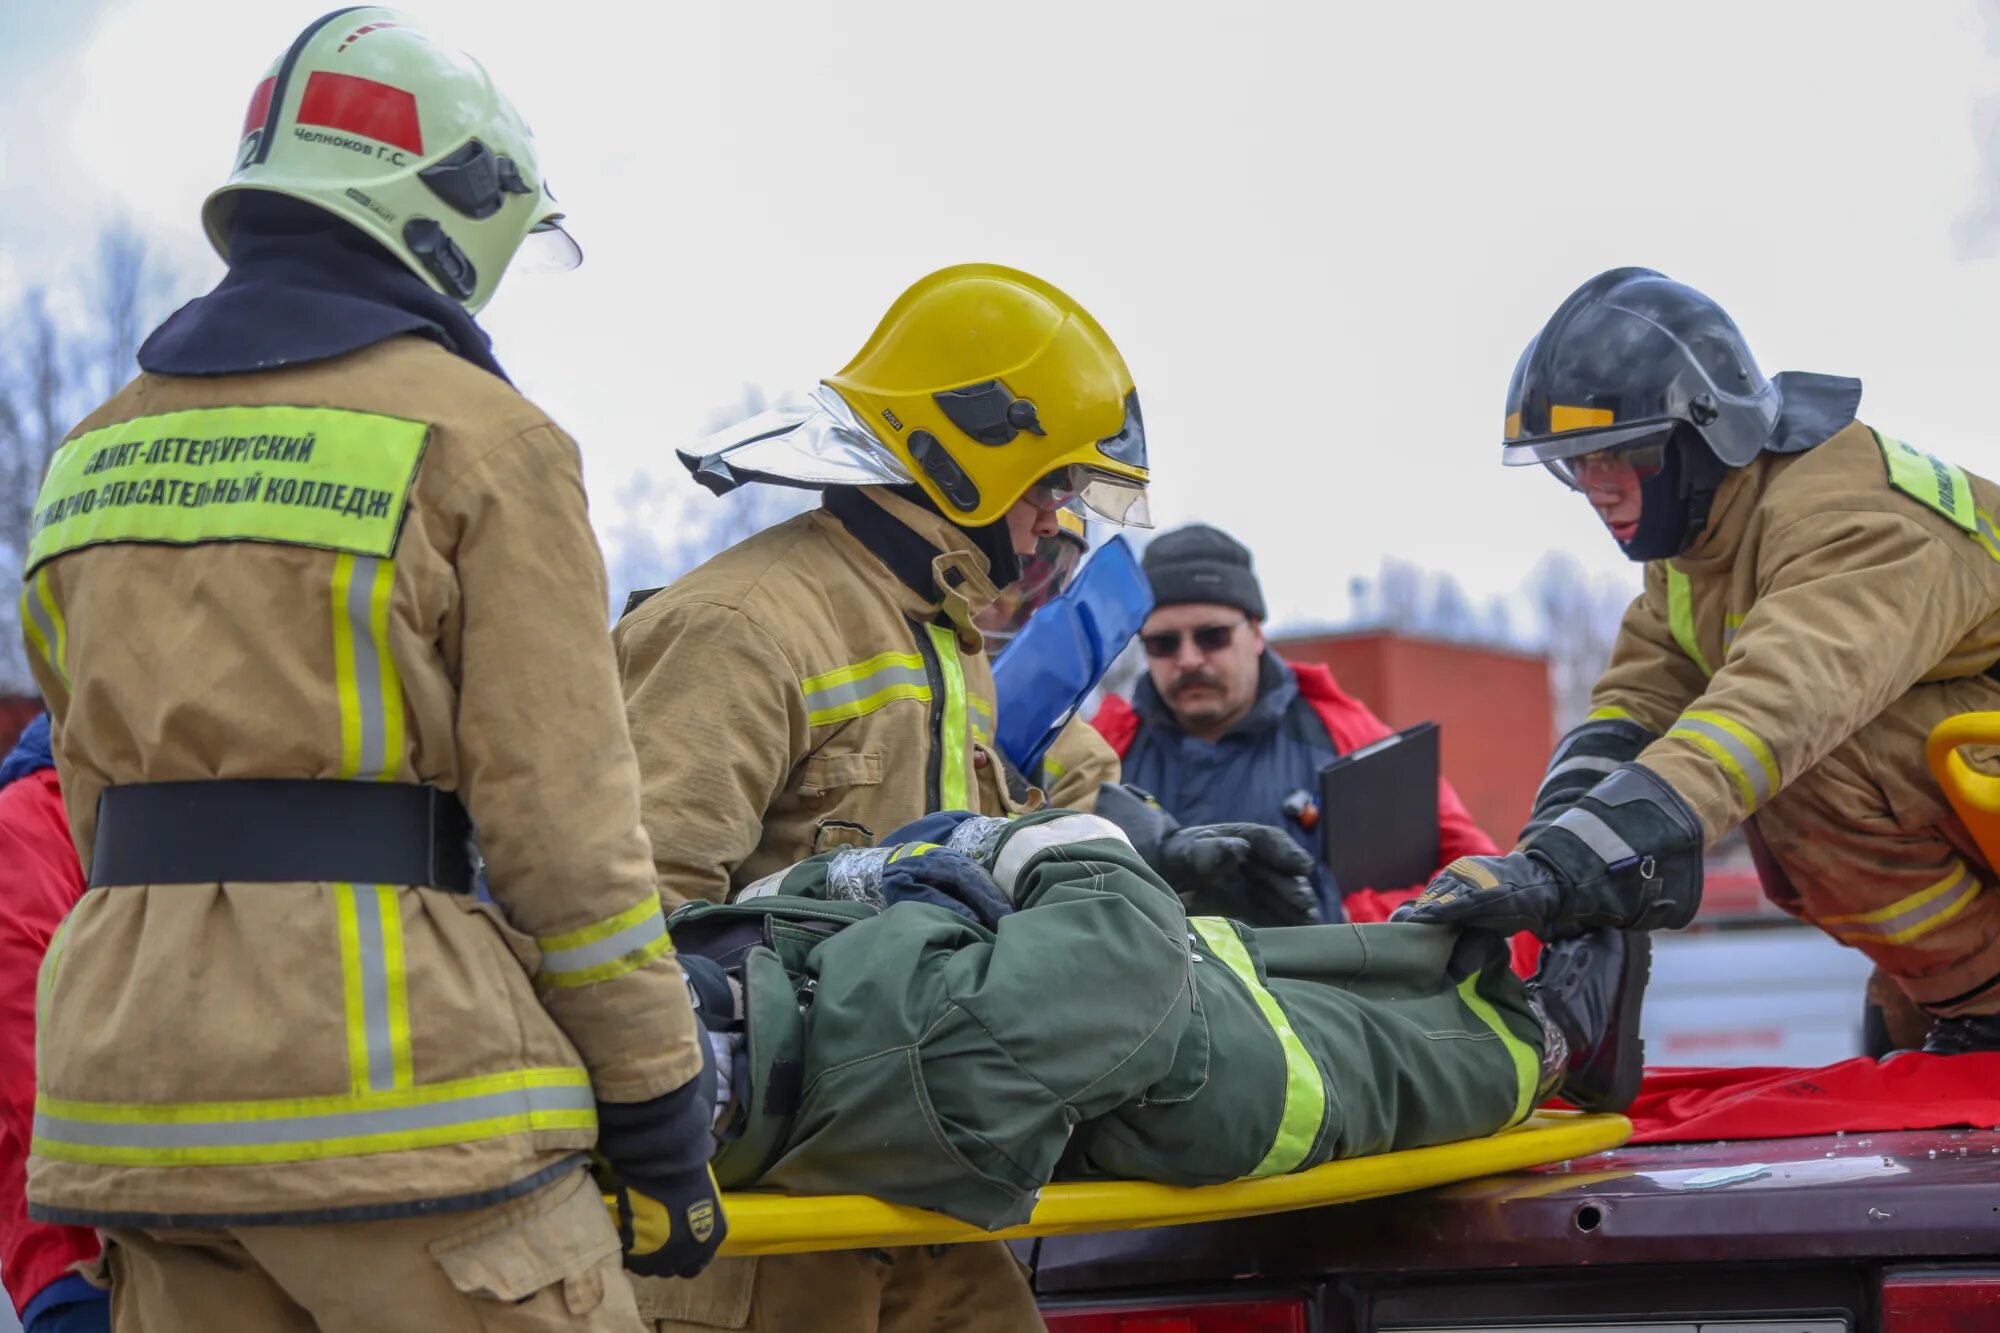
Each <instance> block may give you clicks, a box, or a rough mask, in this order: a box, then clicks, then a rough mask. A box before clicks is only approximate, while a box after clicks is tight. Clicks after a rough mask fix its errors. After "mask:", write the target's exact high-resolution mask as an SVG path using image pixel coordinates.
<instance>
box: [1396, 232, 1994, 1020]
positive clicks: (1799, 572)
mask: <svg viewBox="0 0 2000 1333" xmlns="http://www.w3.org/2000/svg"><path fill="white" fill-rule="evenodd" d="M1507 397H1508V401H1507V420H1506V438H1505V442H1504V445H1503V454H1504V459H1503V461H1505V462H1506V463H1507V464H1509V465H1514V466H1519V465H1526V464H1533V463H1540V464H1542V465H1544V466H1546V467H1547V468H1548V469H1549V470H1550V471H1551V472H1553V473H1555V474H1556V475H1557V476H1558V477H1559V478H1561V479H1562V480H1563V482H1564V483H1565V484H1567V485H1568V486H1570V487H1571V488H1572V489H1574V490H1576V491H1578V492H1579V493H1580V494H1582V495H1583V496H1584V497H1585V498H1586V499H1587V500H1589V502H1590V504H1591V506H1592V507H1593V508H1594V509H1595V510H1596V512H1597V514H1598V516H1599V518H1600V519H1601V520H1602V521H1603V522H1604V524H1605V526H1606V527H1607V528H1608V529H1609V530H1610V532H1611V534H1612V536H1613V538H1614V539H1616V540H1617V542H1618V544H1619V546H1620V548H1621V549H1622V550H1623V551H1624V552H1625V554H1626V555H1627V556H1628V557H1630V558H1631V559H1633V560H1636V561H1643V562H1644V563H1645V566H1646V572H1645V587H1644V590H1643V592H1641V594H1640V595H1639V597H1638V599H1637V600H1636V601H1634V602H1633V604H1632V606H1631V609H1630V610H1629V611H1627V613H1626V616H1625V620H1624V624H1623V626H1622V627H1621V629H1620V632H1619V636H1618V640H1617V643H1616V645H1615V647H1614V649H1613V653H1612V659H1611V664H1610V666H1609V668H1608V669H1607V670H1606V671H1605V673H1604V675H1603V677H1602V678H1601V679H1600V680H1599V681H1598V683H1597V687H1596V689H1595V691H1594V692H1593V695H1592V711H1591V713H1590V715H1589V718H1588V719H1587V720H1586V721H1585V722H1584V723H1583V725H1582V726H1580V727H1578V728H1577V729H1576V730H1574V731H1572V732H1571V733H1570V734H1569V735H1568V736H1566V737H1565V738H1564V739H1563V740H1562V742H1561V743H1560V744H1559V745H1557V747H1556V751H1555V755H1554V757H1553V758H1552V759H1551V760H1550V763H1549V767H1548V773H1547V776H1546V777H1545V778H1544V780H1543V783H1542V787H1541V790H1540V792H1539V794H1538V796H1537V798H1536V802H1535V806H1534V812H1533V815H1532V817H1531V819H1530V821H1529V824H1528V826H1527V828H1526V830H1524V832H1523V834H1522V840H1521V842H1520V844H1519V845H1518V846H1517V847H1516V848H1515V850H1514V851H1513V852H1512V853H1511V854H1509V855H1507V856H1501V857H1474V858H1468V859H1465V860H1461V861H1458V862H1455V863H1453V864H1452V865H1451V866H1449V867H1447V868H1446V869H1445V870H1444V871H1443V872H1442V873H1441V874H1440V875H1439V876H1438V877H1437V879H1436V880H1434V881H1433V882H1432V884H1431V886H1430V887H1429V889H1428V890H1427V891H1426V892H1425V894H1424V896H1423V898H1422V899H1421V900H1420V901H1419V903H1418V904H1417V905H1416V906H1415V908H1414V909H1413V912H1412V915H1413V916H1414V918H1415V919H1417V920H1424V921H1435V922H1452V923H1456V924H1471V923H1475V922H1477V923H1479V924H1484V925H1489V926H1492V927H1495V928H1499V929H1505V930H1515V929H1532V930H1535V931H1536V932H1538V933H1541V934H1543V935H1544V936H1548V935H1551V934H1555V935H1561V934H1567V933H1573V932H1574V931H1576V930H1577V929H1578V928H1581V927H1586V926H1591V925H1612V926H1618V927H1623V928H1627V929H1640V930H1644V929H1654V928H1661V927H1666V928H1672V927H1678V926H1684V925H1686V924H1687V923H1688V922H1689V921H1690V920H1692V919H1693V916H1694V913H1695V909H1696V907H1697V905H1698V903H1699V900H1700V895H1701V874H1702V852H1703V849H1704V848H1705V847H1706V846H1708V845H1709V844H1711V843H1713V842H1714V841H1715V840H1716V839H1718V838H1720V837H1721V836H1722V835H1723V834H1724V833H1726V832H1728V831H1729V830H1730V829H1732V828H1734V827H1736V826H1737V825H1739V824H1743V825H1745V828H1746V833H1747V834H1748V836H1749V840H1750V844H1751V847H1752V850H1753V852H1754V853H1755V854H1756V858H1757V863H1758V870H1759V872H1760V875H1761V876H1762V879H1763V882H1764V886H1765V891H1766V892H1767V893H1768V894H1769V895H1770V896H1771V897H1772V898H1773V899H1774V900H1775V901H1776V902H1777V903H1778V904H1779V905H1780V906H1782V907H1784V908H1785V909H1786V910H1788V911H1790V912H1792V913H1793V914H1795V915H1797V916H1799V917H1801V918H1802V919H1804V920H1807V921H1810V922H1812V923H1813V924H1815V925H1817V926H1819V927H1820V928H1821V929H1822V930H1824V931H1826V932H1827V933H1828V934H1830V935H1832V936H1833V937H1834V938H1835V939H1838V940H1840V941H1841V942H1842V943H1844V944H1848V945H1851V946H1853V947H1856V948H1859V949H1860V950H1861V951H1862V952H1864V953H1865V954H1867V955H1868V956H1869V957H1870V958H1871V959H1872V960H1873V961H1874V962H1875V964H1876V965H1877V967H1878V969H1880V971H1882V972H1884V973H1886V974H1888V976H1889V977H1890V978H1892V979H1893V980H1894V982H1895V984H1896V986H1897V988H1898V989H1899V990H1900V991H1901V992H1902V993H1903V994H1904V995H1905V996H1907V997H1908V999H1909V1000H1910V1001H1912V1002H1913V1003H1914V1004H1915V1005H1917V1006H1919V1007H1921V1009H1922V1010H1923V1011H1924V1012H1925V1013H1927V1014H1928V1015H1929V1016H1930V1018H1931V1019H1932V1026H1931V1028H1930V1033H1929V1037H1928V1039H1927V1040H1926V1042H1925V1045H1924V1049H1925V1050H1927V1051H1931V1052H1934V1053H1940V1054H1949V1053H1957V1052H1961V1051H1967V1050H1981V1049H1994V1048H2000V895H1996V894H1995V893H1994V891H1993V888H1994V881H1995V871H1994V867H1993V866H1992V865H1990V864H1989V863H1988V862H1987V860H1986V859H1985V858H1984V856H1983V855H1982V854H1981V852H1980V851H1979V848H1978V846H1977V844H1976V843H1975V841H1974V840H1973V838H1972V836H1971V835H1970V834H1969V833H1968V831H1967V830H1966V828H1965V826H1964V825H1963V823H1962V822H1961V821H1960V820H1959V819H1958V817H1957V816H1956V815H1955V814H1954V813H1953V811H1952V809H1951V808H1950V806H1949V804H1948V803H1947V801H1946V798H1945V796H1944V794H1943V793H1942V791H1941V790H1940V789H1939V787H1938V785H1937V784H1936V782H1935V781H1933V780H1932V778H1931V776H1930V773H1929V771H1928V768H1927V765H1926V761H1925V741H1926V738H1927V737H1928V735H1929V733H1930V731H1931V729H1932V727H1933V726H1935V725H1936V724H1937V723H1938V722H1940V721H1942V720H1943V719H1945V718H1947V717H1950V716H1954V715H1956V714H1959V713H1964V712H1969V711H1980V710H1991V709H2000V680H1996V679H1995V661H1996V659H2000V537H1996V533H1995V522H1994V517H1993V516H1994V515H1995V514H1996V513H2000V487H1996V486H1995V485H1993V484H1992V483H1991V482H1988V481H1987V480H1985V479H1984V478H1982V477H1978V476H1974V475H1973V474H1971V473H1968V472H1966V471H1964V470H1963V469H1962V468H1959V467H1957V466H1955V465H1953V464H1952V463H1950V462H1948V461H1946V460H1944V459H1942V458H1939V457H1936V456H1933V455H1931V454H1929V453H1926V452H1924V451H1923V450H1921V449H1919V448H1917V447H1915V446H1914V445H1911V444H1907V443H1904V442H1902V441H1900V440H1898V439H1896V438H1894V437H1892V436H1890V435H1888V434H1886V433H1884V432H1882V431H1879V430H1876V429H1873V428H1871V427H1869V426H1867V425H1864V424H1863V423H1861V422H1860V421H1858V420H1856V419H1855V412H1856V410H1857V409H1858V407H1859V405H1860V399H1861V384H1860V381H1858V380H1854V379H1846V378H1841V377H1835V376H1827V375H1814V374H1802V373H1799V372H1786V373H1783V374H1779V375H1775V376H1770V377H1766V376H1765V375H1764V373H1763V372H1762V371H1761V370H1759V369H1758V366H1757V362H1756V360H1755V359H1754V358H1753V357H1752V356H1751V354H1750V350H1749V347H1748V345H1747V343H1746V342H1745V340H1744V338H1743V335H1742V334H1741V332H1740V331H1739V330H1738V329H1737V327H1736V325H1735V323H1734V321H1732V320H1731V319H1730V318H1729V316H1728V314H1727V313H1725V312H1724V311H1723V309H1722V308H1721V307H1720V306H1719V305H1717V304H1716V303H1715V302H1714V301H1712V300H1710V299H1709V298H1708V297H1706V296H1704V295H1703V294H1702V293H1700V292H1698V291H1696V290H1694V289H1693V288H1691V287H1687V286H1684V285H1682V284H1680V283H1677V282H1674V281H1672V280H1671V279H1669V278H1667V277H1666V276H1665V275H1663V274H1660V273H1656V272H1654V271H1652V270H1650V269H1643V268H1622V269H1614V270H1612V271H1610V272H1607V273H1603V274H1600V275H1599V276H1597V277H1595V278H1593V279H1591V280H1590V281H1589V282H1587V283H1585V284H1584V285H1583V286H1582V287H1580V288H1578V289H1577V291H1576V292H1575V293H1573V294H1572V295H1571V296H1570V298H1569V299H1568V300H1567V301H1565V302H1564V303H1563V304H1562V306H1561V307H1560V308H1559V309H1558V310H1557V311H1556V313H1555V314H1554V316H1553V317H1551V318H1550V319H1549V321H1548V323H1547V324H1546V325H1544V326H1543V328H1542V330H1541V331H1540V332H1539V333H1538V334H1537V335H1536V336H1535V337H1534V339H1533V340H1532V341H1531V342H1530V343H1529V344H1528V348H1527V350H1526V351H1525V352H1524V353H1523V354H1522V356H1521V360H1520V362H1519V364H1518V365H1517V366H1516V367H1515V370H1514V377H1513V382H1512V384H1511V385H1510V386H1509V389H1508V396H1507ZM1972 758H1973V760H1974V762H1975V763H1977V762H1978V760H1979V756H1978V755H1977V753H1976V752H1975V754H1974V755H1973V756H1972Z"/></svg>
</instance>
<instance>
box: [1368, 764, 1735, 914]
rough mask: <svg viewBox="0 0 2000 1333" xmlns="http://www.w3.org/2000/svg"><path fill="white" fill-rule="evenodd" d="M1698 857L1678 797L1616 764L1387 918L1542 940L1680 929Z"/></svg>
mask: <svg viewBox="0 0 2000 1333" xmlns="http://www.w3.org/2000/svg"><path fill="white" fill-rule="evenodd" d="M1701 850H1702V829H1701V821H1700V820H1699V819H1697V818H1696V817H1695V813H1694V811H1693V810H1691V809H1689V808H1688V805H1687V802H1685V801H1683V800H1682V799H1681V798H1680V795H1679V793H1677V792H1675V791H1674V789H1673V788H1672V787H1670V786H1668V785H1667V784H1666V783H1665V782H1662V781H1661V780H1660V779H1659V778H1658V777H1656V776H1654V775H1653V773H1652V772H1651V771H1649V770H1648V769H1646V768H1644V767H1643V766H1641V765H1639V764H1623V765H1621V766H1619V767H1618V768H1616V769H1614V770H1613V771H1612V773H1611V775H1610V776H1609V777H1606V778H1605V779H1603V780H1602V781H1601V782H1599V783H1597V784H1596V785H1595V786H1593V787H1592V788H1591V789H1590V790H1589V791H1587V792H1585V793H1584V794H1583V795H1582V796H1581V797H1579V798H1578V799H1577V800H1576V802H1575V803H1574V804H1573V805H1572V806H1571V807H1570V808H1569V809H1568V810H1566V811H1564V812H1563V813H1562V814H1560V815H1558V816H1556V817H1555V818H1554V819H1553V820H1552V821H1550V823H1549V824H1548V826H1547V827H1545V828H1542V829H1540V830H1538V831H1536V832H1534V833H1532V834H1530V835H1529V836H1528V837H1527V838H1526V839H1524V840H1523V841H1522V843H1521V845H1520V847H1519V848H1517V849H1516V850H1515V851H1514V852H1512V853H1510V854H1509V855H1506V856H1463V857H1460V858H1459V859H1458V860H1456V861H1453V862H1452V863H1451V864H1450V865H1448V866H1446V867H1445V868H1444V869H1443V870H1441V871H1439V872H1438V875H1437V877H1436V878H1435V879H1433V880H1432V881H1431V882H1430V886H1429V887H1428V888H1426V889H1425V890H1424V891H1423V893H1422V894H1421V895H1420V896H1419V897H1418V898H1417V900H1416V901H1415V902H1413V903H1408V904H1405V905H1404V906H1402V907H1399V908H1397V909H1396V912H1395V914H1394V915H1393V916H1392V917H1391V918H1390V919H1391V920H1394V921H1418V922H1424V923H1427V924H1432V925H1451V926H1479V927H1483V928H1485V929H1487V930H1493V931H1498V932H1500V933H1502V934H1513V933H1514V932H1516V931H1523V930H1525V931H1529V932H1530V933H1532V934H1535V935H1538V936H1540V937H1541V938H1543V939H1549V938H1551V937H1553V936H1561V935H1574V934H1577V933H1579V932H1580V931H1583V930H1588V929H1590V928H1591V927H1593V926H1616V927H1618V928H1619V929H1621V930H1677V929H1679V928H1680V927H1682V926H1685V925H1687V924H1688V923H1689V922H1690V921H1692V920H1693V919H1694V914H1695V909H1696V908H1697V907H1699V906H1700V905H1701V883H1702V878H1701V877H1702V867H1701Z"/></svg>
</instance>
